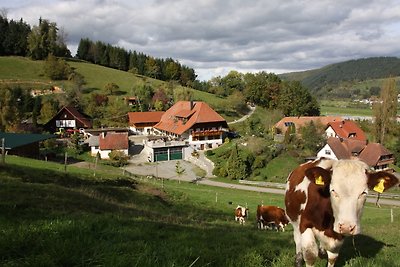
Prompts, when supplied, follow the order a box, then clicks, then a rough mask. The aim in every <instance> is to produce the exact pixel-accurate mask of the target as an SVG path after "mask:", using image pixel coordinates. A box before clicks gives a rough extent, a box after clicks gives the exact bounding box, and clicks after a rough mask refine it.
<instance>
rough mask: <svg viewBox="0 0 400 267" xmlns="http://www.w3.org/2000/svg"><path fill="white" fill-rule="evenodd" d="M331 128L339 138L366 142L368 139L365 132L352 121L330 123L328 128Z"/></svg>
mask: <svg viewBox="0 0 400 267" xmlns="http://www.w3.org/2000/svg"><path fill="white" fill-rule="evenodd" d="M329 126H331V127H332V129H333V130H334V131H335V133H336V134H337V135H338V137H342V138H350V139H356V140H360V141H366V140H367V137H366V136H365V133H364V132H363V130H361V129H360V127H358V126H357V124H356V123H355V122H353V121H350V120H343V121H334V122H330V123H329V124H328V126H327V127H329Z"/></svg>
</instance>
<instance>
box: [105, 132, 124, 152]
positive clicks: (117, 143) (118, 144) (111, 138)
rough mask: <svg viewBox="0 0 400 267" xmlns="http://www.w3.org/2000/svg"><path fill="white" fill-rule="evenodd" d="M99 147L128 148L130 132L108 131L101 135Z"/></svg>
mask: <svg viewBox="0 0 400 267" xmlns="http://www.w3.org/2000/svg"><path fill="white" fill-rule="evenodd" d="M99 148H100V149H102V150H105V149H111V150H112V149H128V148H129V141H128V133H107V134H104V137H103V135H100V137H99Z"/></svg>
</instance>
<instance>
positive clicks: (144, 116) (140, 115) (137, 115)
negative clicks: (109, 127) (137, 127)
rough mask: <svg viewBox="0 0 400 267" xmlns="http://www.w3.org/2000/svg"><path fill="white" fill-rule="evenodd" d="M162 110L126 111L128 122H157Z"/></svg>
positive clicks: (162, 112)
mask: <svg viewBox="0 0 400 267" xmlns="http://www.w3.org/2000/svg"><path fill="white" fill-rule="evenodd" d="M164 113H165V112H164V111H148V112H128V117H129V124H130V125H133V124H136V123H146V122H147V123H149V122H151V123H157V122H159V121H160V120H161V117H162V115H163V114H164Z"/></svg>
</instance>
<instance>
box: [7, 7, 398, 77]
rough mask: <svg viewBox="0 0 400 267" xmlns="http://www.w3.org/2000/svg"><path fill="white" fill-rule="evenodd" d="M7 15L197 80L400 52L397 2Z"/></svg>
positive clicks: (28, 10) (73, 43) (22, 10)
mask: <svg viewBox="0 0 400 267" xmlns="http://www.w3.org/2000/svg"><path fill="white" fill-rule="evenodd" d="M0 9H1V11H3V12H4V11H5V12H6V14H7V18H8V19H9V20H11V19H14V20H19V19H20V18H23V20H24V21H26V22H27V23H28V24H30V25H31V26H34V25H37V24H38V21H39V18H40V17H42V18H43V19H48V20H50V21H51V22H56V23H57V26H58V27H59V28H60V29H61V30H62V31H63V32H64V33H65V34H66V36H67V39H66V40H67V46H68V48H69V49H70V50H71V52H72V55H75V54H76V50H77V46H78V44H79V41H80V39H81V38H89V39H90V40H92V41H98V40H99V41H102V42H105V43H109V44H111V45H114V46H119V47H122V48H124V49H126V50H127V51H129V50H132V51H133V50H136V51H137V52H142V53H145V54H147V55H149V56H153V57H157V58H173V59H174V60H178V61H179V62H180V63H181V64H184V65H186V66H188V67H191V68H193V69H194V70H195V72H196V74H197V75H198V79H199V80H209V79H211V78H212V77H216V76H225V75H226V74H228V73H229V71H231V70H236V71H239V72H242V73H247V72H253V73H255V72H260V71H265V72H273V73H276V74H280V73H286V72H293V71H302V70H309V69H315V68H320V67H323V66H326V65H328V64H332V63H337V62H342V61H346V60H351V59H358V58H366V57H375V56H395V57H400V0H346V1H344V0H331V1H330V0H196V1H194V0H0Z"/></svg>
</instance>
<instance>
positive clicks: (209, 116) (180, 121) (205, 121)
mask: <svg viewBox="0 0 400 267" xmlns="http://www.w3.org/2000/svg"><path fill="white" fill-rule="evenodd" d="M154 129H155V130H157V131H158V133H159V134H160V135H164V136H168V137H169V138H171V139H177V140H187V141H188V142H189V145H190V146H192V147H193V148H194V149H199V150H204V149H208V148H215V147H218V146H219V145H221V144H222V143H223V135H224V134H225V133H226V132H227V131H228V124H227V122H226V120H225V119H224V118H223V117H221V115H219V114H218V113H217V112H215V111H214V110H213V109H212V108H211V107H210V106H209V105H207V104H206V103H204V102H194V101H179V102H177V103H176V104H175V105H173V106H172V107H171V108H170V109H168V110H167V111H166V112H165V114H164V115H163V116H162V117H161V120H160V122H159V123H157V124H156V125H155V126H154Z"/></svg>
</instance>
